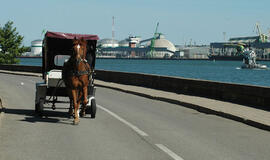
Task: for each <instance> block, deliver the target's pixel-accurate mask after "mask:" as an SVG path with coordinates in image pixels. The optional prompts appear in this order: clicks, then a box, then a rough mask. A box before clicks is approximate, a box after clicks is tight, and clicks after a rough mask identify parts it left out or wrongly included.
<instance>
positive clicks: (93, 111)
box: [90, 99, 97, 119]
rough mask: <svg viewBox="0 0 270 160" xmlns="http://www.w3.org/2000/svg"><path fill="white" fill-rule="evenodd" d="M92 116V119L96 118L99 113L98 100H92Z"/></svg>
mask: <svg viewBox="0 0 270 160" xmlns="http://www.w3.org/2000/svg"><path fill="white" fill-rule="evenodd" d="M90 112H91V113H90V114H91V118H93V119H94V118H96V112H97V104H96V100H95V99H92V101H91V108H90Z"/></svg>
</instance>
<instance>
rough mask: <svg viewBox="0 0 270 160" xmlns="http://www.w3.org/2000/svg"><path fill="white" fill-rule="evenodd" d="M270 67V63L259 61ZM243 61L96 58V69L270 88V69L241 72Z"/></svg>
mask: <svg viewBox="0 0 270 160" xmlns="http://www.w3.org/2000/svg"><path fill="white" fill-rule="evenodd" d="M20 60H21V62H20V64H21V65H32V66H41V65H42V60H41V58H21V59H20ZM259 63H260V64H265V65H267V66H268V67H270V61H260V62H259ZM241 65H242V62H241V61H210V60H146V59H97V60H96V69H99V70H111V71H122V72H133V73H147V74H155V75H165V76H175V77H184V78H193V79H202V80H212V81H218V82H229V83H238V84H247V85H257V86H267V87H270V70H268V69H267V70H256V69H241V68H240V67H241Z"/></svg>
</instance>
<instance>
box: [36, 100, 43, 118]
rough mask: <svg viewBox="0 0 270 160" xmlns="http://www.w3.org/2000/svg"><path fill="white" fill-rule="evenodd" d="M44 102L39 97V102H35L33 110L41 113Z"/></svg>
mask: <svg viewBox="0 0 270 160" xmlns="http://www.w3.org/2000/svg"><path fill="white" fill-rule="evenodd" d="M44 103H45V100H44V99H42V98H41V99H40V100H39V102H38V103H37V104H36V106H35V112H36V113H37V114H39V115H42V113H43V109H44Z"/></svg>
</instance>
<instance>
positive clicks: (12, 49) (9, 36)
mask: <svg viewBox="0 0 270 160" xmlns="http://www.w3.org/2000/svg"><path fill="white" fill-rule="evenodd" d="M12 25H13V22H12V21H8V22H7V23H6V24H5V25H4V26H3V27H2V26H1V25H0V64H16V63H19V62H20V61H19V59H18V58H16V57H18V56H21V54H22V53H24V52H26V51H29V50H30V47H25V46H22V42H23V38H24V37H23V36H21V35H19V33H18V32H17V31H16V27H13V26H12Z"/></svg>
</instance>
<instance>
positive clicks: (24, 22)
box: [0, 0, 270, 46]
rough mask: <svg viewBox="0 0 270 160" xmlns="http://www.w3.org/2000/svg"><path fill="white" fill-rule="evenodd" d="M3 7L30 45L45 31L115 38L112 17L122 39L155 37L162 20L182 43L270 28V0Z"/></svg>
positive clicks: (64, 1) (4, 16)
mask: <svg viewBox="0 0 270 160" xmlns="http://www.w3.org/2000/svg"><path fill="white" fill-rule="evenodd" d="M0 6H1V7H0V26H1V27H3V26H4V24H5V23H7V22H8V21H13V22H14V24H13V26H14V27H16V29H17V31H18V32H19V34H20V35H22V36H24V41H23V45H25V46H30V45H31V41H33V40H36V39H42V38H43V36H44V35H42V31H43V30H48V31H56V32H68V33H81V34H96V35H98V36H99V38H100V39H103V38H111V37H112V17H113V16H114V17H115V22H114V30H115V39H117V40H123V39H125V38H127V37H128V36H130V35H132V36H140V37H141V38H142V39H147V38H150V37H152V36H153V34H154V32H155V28H156V25H157V23H158V22H159V27H158V32H161V33H163V34H164V35H165V37H166V39H168V40H169V41H171V42H172V43H174V44H177V45H183V44H185V43H187V44H189V43H190V42H192V43H193V44H194V43H196V44H206V45H209V44H210V43H211V42H221V41H224V38H225V40H228V39H229V38H230V37H241V36H255V35H257V33H256V30H255V24H256V22H259V24H260V28H261V31H262V32H263V33H265V34H268V33H269V30H270V1H269V0H43V1H41V0H0ZM224 33H225V34H224ZM224 35H225V37H224Z"/></svg>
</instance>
